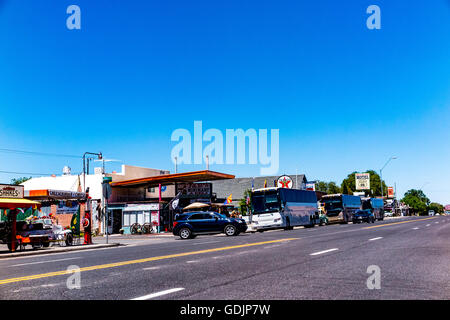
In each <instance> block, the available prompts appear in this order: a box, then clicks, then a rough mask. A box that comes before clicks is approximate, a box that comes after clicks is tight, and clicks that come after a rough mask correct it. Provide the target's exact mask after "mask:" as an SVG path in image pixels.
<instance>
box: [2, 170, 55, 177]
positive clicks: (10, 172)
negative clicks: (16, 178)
mask: <svg viewBox="0 0 450 320" xmlns="http://www.w3.org/2000/svg"><path fill="white" fill-rule="evenodd" d="M0 173H7V174H27V175H30V176H51V175H52V173H31V172H13V171H0Z"/></svg>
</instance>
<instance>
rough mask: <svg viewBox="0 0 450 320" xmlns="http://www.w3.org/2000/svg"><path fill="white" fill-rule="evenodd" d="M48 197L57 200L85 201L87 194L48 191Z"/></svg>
mask: <svg viewBox="0 0 450 320" xmlns="http://www.w3.org/2000/svg"><path fill="white" fill-rule="evenodd" d="M48 196H49V197H50V198H55V199H83V198H85V197H86V194H85V193H84V192H73V191H61V190H48Z"/></svg>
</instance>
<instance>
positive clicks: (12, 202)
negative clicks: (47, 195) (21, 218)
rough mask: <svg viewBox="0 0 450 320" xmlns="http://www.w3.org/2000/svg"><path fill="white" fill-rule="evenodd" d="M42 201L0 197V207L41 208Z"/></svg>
mask: <svg viewBox="0 0 450 320" xmlns="http://www.w3.org/2000/svg"><path fill="white" fill-rule="evenodd" d="M40 207H41V203H40V202H37V201H31V200H27V199H8V198H0V209H16V208H22V209H23V208H40Z"/></svg>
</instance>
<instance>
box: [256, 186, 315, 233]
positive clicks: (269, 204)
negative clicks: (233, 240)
mask: <svg viewBox="0 0 450 320" xmlns="http://www.w3.org/2000/svg"><path fill="white" fill-rule="evenodd" d="M251 199H252V201H251V202H252V212H251V222H250V229H251V230H256V231H259V232H263V231H264V230H269V229H277V228H284V229H285V230H290V229H292V228H293V227H296V226H306V227H314V225H315V224H318V223H319V213H318V207H317V197H316V193H315V192H314V191H307V190H298V189H287V188H263V189H255V190H253V191H252V197H251Z"/></svg>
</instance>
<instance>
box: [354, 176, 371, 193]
mask: <svg viewBox="0 0 450 320" xmlns="http://www.w3.org/2000/svg"><path fill="white" fill-rule="evenodd" d="M355 178H356V190H370V174H369V173H355Z"/></svg>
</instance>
